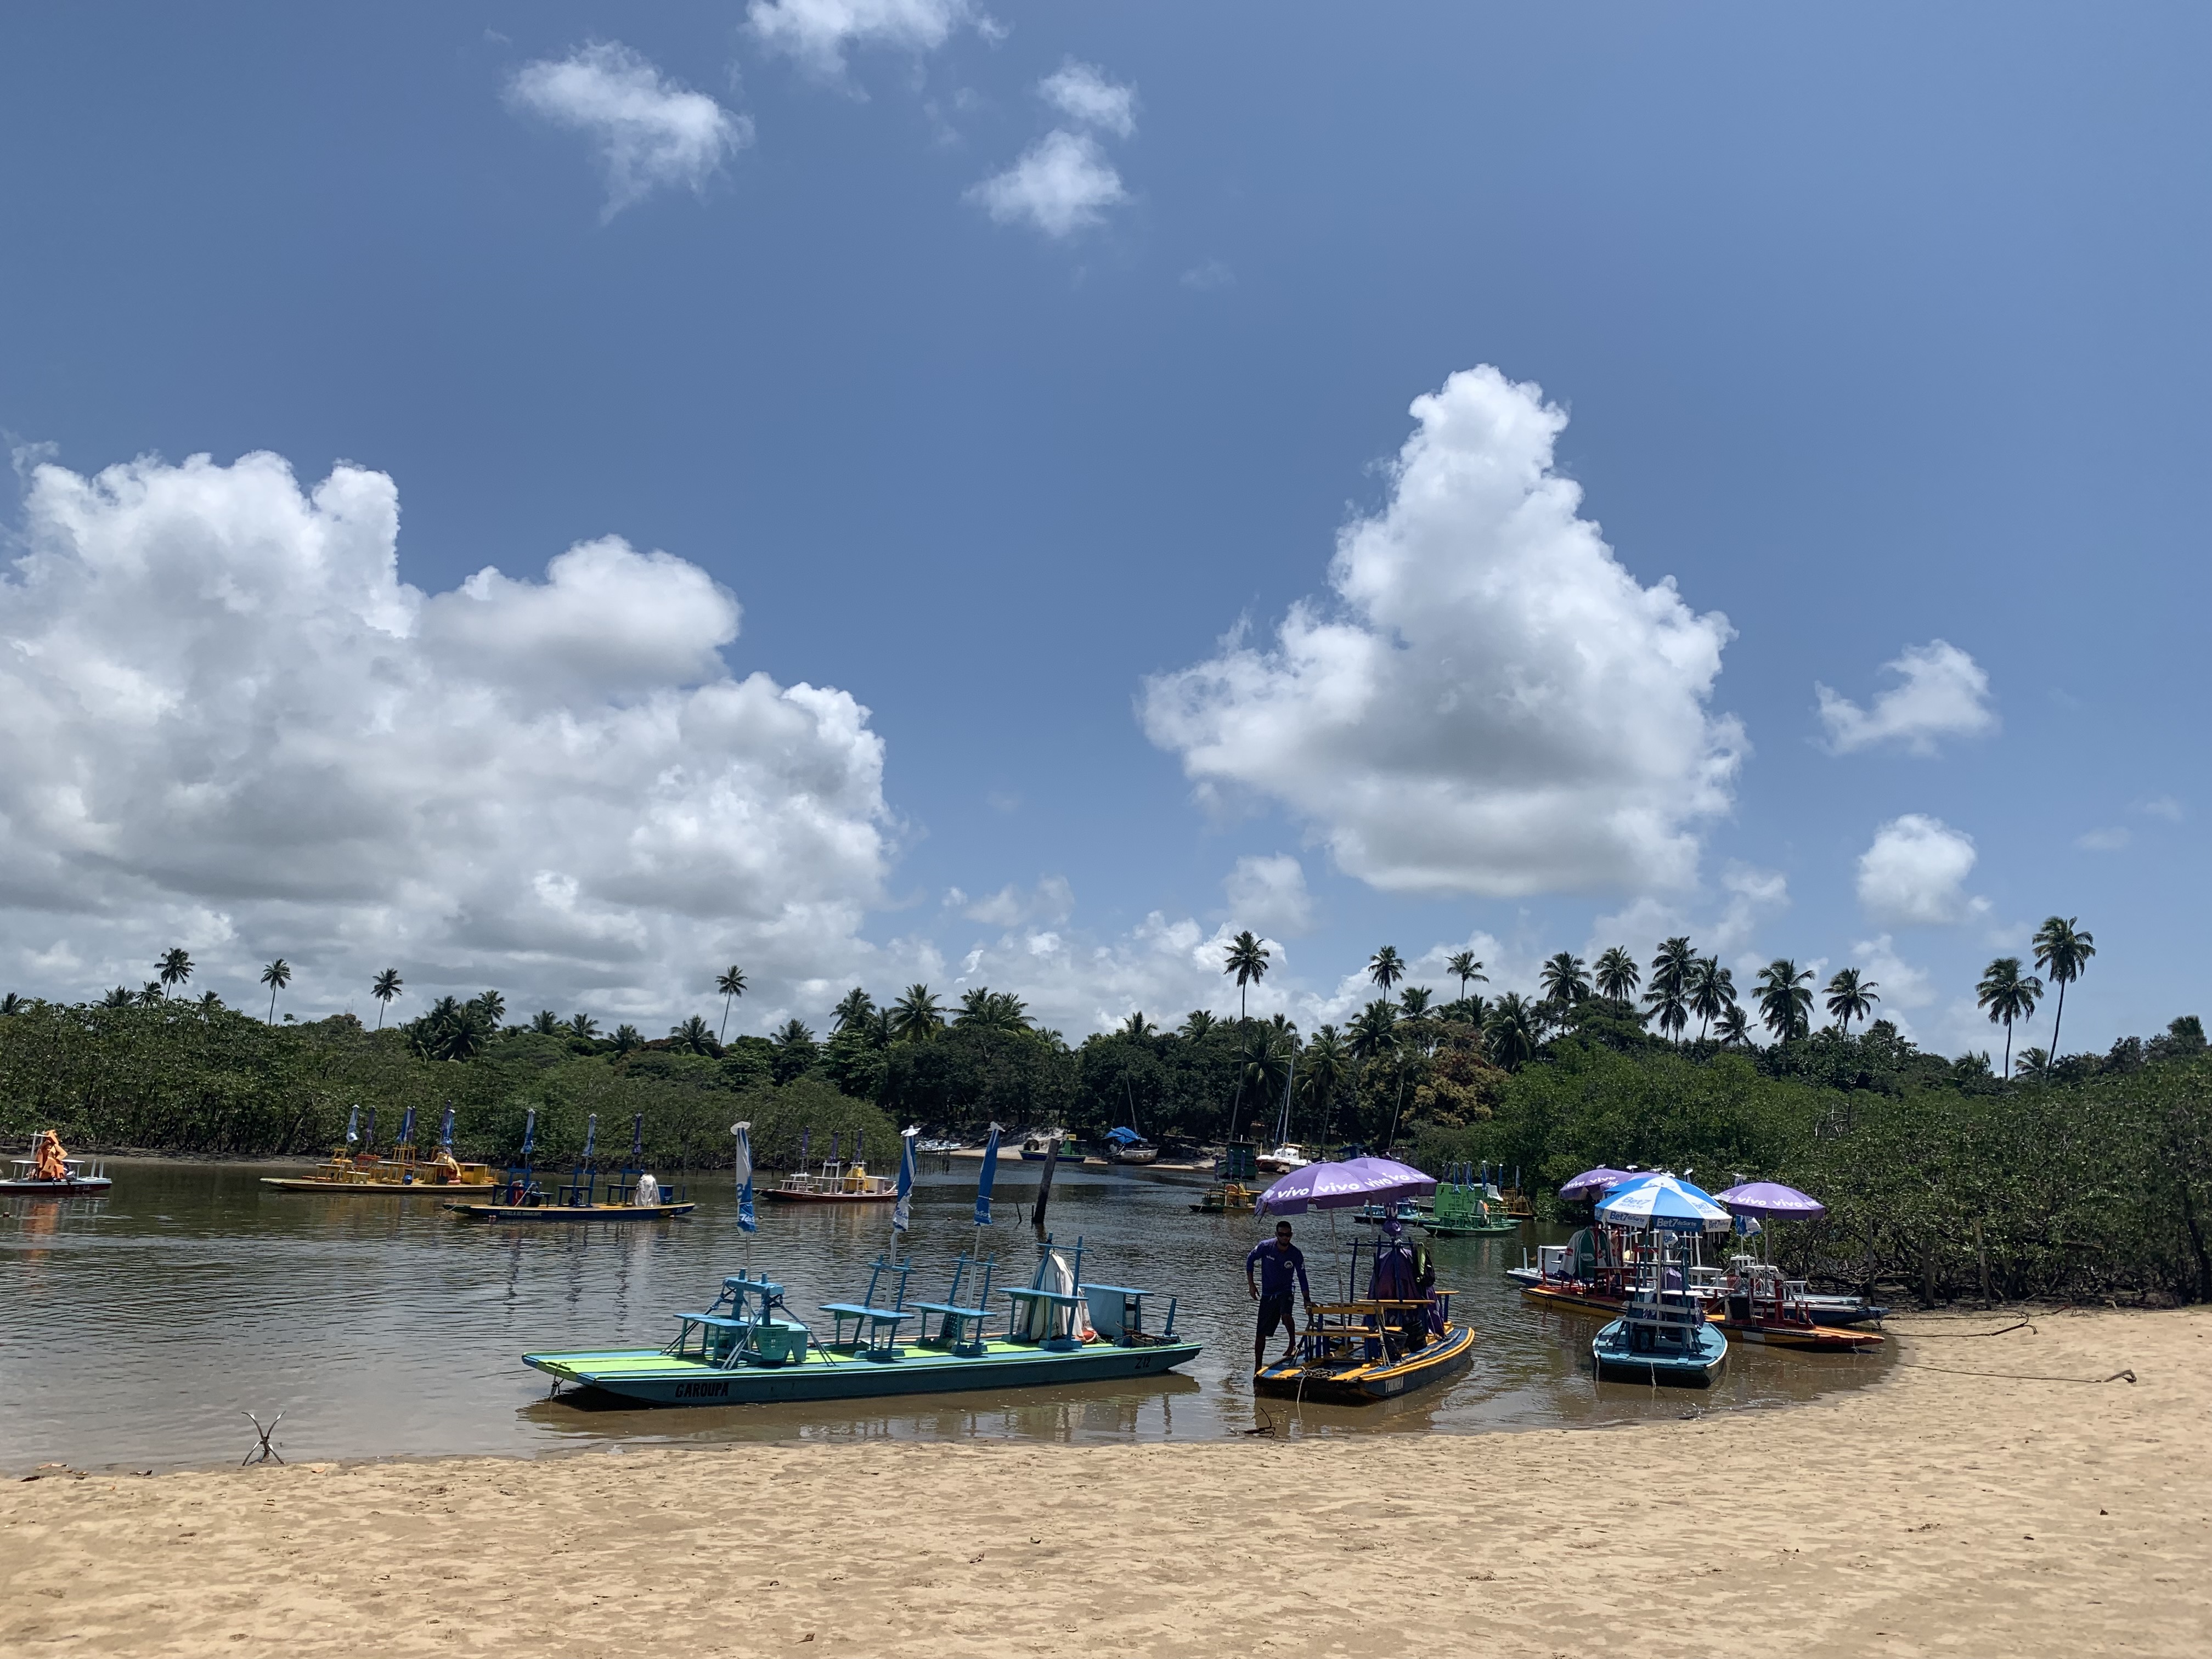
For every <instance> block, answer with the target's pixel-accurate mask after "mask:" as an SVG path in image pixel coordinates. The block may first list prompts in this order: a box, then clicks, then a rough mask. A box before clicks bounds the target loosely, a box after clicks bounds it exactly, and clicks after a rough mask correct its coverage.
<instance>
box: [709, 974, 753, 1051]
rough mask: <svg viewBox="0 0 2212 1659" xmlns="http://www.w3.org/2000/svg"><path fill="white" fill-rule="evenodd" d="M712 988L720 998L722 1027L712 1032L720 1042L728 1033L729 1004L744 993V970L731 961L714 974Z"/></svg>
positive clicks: (716, 1040) (715, 1039)
mask: <svg viewBox="0 0 2212 1659" xmlns="http://www.w3.org/2000/svg"><path fill="white" fill-rule="evenodd" d="M714 989H715V990H716V991H717V992H718V993H720V995H721V999H722V1029H721V1030H720V1031H718V1032H716V1033H715V1034H714V1041H715V1042H720V1041H722V1039H723V1038H724V1037H726V1036H729V1034H730V1005H731V1004H732V1003H733V1002H735V1001H736V1000H738V998H739V997H741V996H743V995H744V994H745V970H744V969H742V968H740V967H738V964H737V963H734V962H733V963H731V964H730V965H729V966H728V967H727V968H726V969H723V970H722V972H720V974H718V975H715V976H714Z"/></svg>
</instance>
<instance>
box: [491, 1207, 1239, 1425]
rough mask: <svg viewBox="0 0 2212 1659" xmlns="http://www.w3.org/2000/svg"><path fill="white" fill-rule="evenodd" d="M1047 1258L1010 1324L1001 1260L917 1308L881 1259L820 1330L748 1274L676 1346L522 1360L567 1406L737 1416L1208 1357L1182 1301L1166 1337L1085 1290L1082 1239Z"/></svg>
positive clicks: (1112, 1292)
mask: <svg viewBox="0 0 2212 1659" xmlns="http://www.w3.org/2000/svg"><path fill="white" fill-rule="evenodd" d="M1038 1254H1039V1260H1038V1262H1037V1269H1036V1274H1035V1275H1034V1276H1033V1277H1032V1279H1030V1282H1029V1283H1028V1284H1027V1285H1016V1286H1011V1287H1007V1286H1002V1287H1001V1288H1000V1291H999V1292H998V1293H999V1295H1000V1296H1002V1297H1005V1298H1006V1304H1007V1306H1006V1309H1005V1310H1003V1311H1002V1312H994V1310H993V1309H992V1307H991V1278H992V1274H993V1271H994V1263H993V1262H991V1261H973V1260H971V1259H970V1258H969V1257H968V1256H967V1255H962V1256H961V1257H960V1258H959V1260H958V1261H957V1263H956V1264H955V1266H954V1267H953V1272H952V1283H951V1288H950V1289H949V1290H948V1291H946V1292H945V1299H944V1300H943V1301H941V1302H920V1301H908V1299H907V1285H908V1279H909V1278H910V1276H911V1275H912V1273H913V1270H914V1264H913V1263H912V1261H886V1260H884V1258H883V1257H881V1256H878V1258H877V1259H876V1262H875V1266H874V1267H873V1268H872V1271H871V1272H870V1273H869V1275H868V1288H867V1290H866V1291H865V1292H863V1293H862V1295H861V1296H860V1299H859V1300H858V1301H854V1302H830V1303H825V1304H823V1307H822V1310H821V1317H819V1318H817V1320H815V1321H811V1322H810V1321H807V1320H805V1319H802V1318H800V1317H799V1316H798V1315H797V1314H796V1313H794V1312H793V1310H792V1309H791V1307H790V1305H789V1304H788V1303H787V1301H786V1299H785V1291H784V1287H783V1285H781V1284H780V1283H778V1282H776V1281H775V1280H774V1279H770V1278H769V1276H768V1275H767V1274H766V1273H763V1274H761V1275H760V1276H759V1277H757V1278H756V1277H754V1276H753V1275H752V1274H751V1273H749V1272H748V1273H738V1274H737V1275H736V1276H734V1277H732V1278H729V1279H724V1280H723V1281H722V1292H721V1295H720V1297H717V1298H716V1299H715V1302H714V1306H713V1307H711V1308H709V1309H708V1310H706V1311H704V1312H702V1313H687V1314H678V1316H677V1319H678V1324H679V1328H678V1333H677V1336H676V1340H674V1341H672V1342H671V1343H669V1344H668V1345H667V1346H665V1347H659V1348H633V1349H623V1350H617V1351H612V1352H574V1353H528V1354H525V1355H523V1357H522V1359H523V1363H524V1364H526V1365H530V1366H532V1367H534V1368H535V1369H537V1370H541V1371H543V1372H544V1373H545V1374H546V1375H548V1376H550V1377H552V1378H553V1384H554V1391H555V1393H556V1394H558V1393H559V1391H560V1389H561V1386H562V1384H563V1383H568V1384H573V1385H574V1386H576V1387H577V1388H580V1389H597V1390H599V1391H600V1392H601V1393H603V1394H611V1395H620V1396H623V1397H624V1398H626V1399H629V1400H635V1401H642V1402H644V1403H646V1404H648V1405H654V1406H730V1405H739V1404H747V1403H758V1402H764V1401H787V1400H798V1401H817V1400H856V1399H867V1398H873V1397H877V1396H880V1395H909V1394H938V1393H950V1392H959V1393H970V1392H981V1391H983V1390H986V1389H1014V1388H1032V1387H1036V1386H1038V1385H1040V1384H1046V1383H1096V1382H1102V1381H1107V1380H1111V1379H1115V1378H1123V1377H1141V1376H1164V1375H1165V1374H1166V1373H1168V1372H1169V1371H1171V1370H1174V1369H1175V1368H1176V1366H1178V1365H1181V1364H1183V1363H1185V1362H1186V1361H1188V1360H1190V1359H1194V1358H1196V1357H1197V1355H1198V1352H1199V1345H1198V1344H1197V1343H1195V1342H1192V1341H1188V1340H1185V1339H1183V1338H1181V1337H1179V1336H1177V1335H1176V1330H1175V1316H1176V1308H1175V1304H1174V1302H1173V1301H1172V1300H1170V1303H1169V1304H1168V1316H1167V1318H1166V1320H1165V1321H1164V1323H1163V1325H1162V1327H1161V1328H1160V1329H1159V1330H1158V1332H1153V1331H1151V1330H1148V1329H1146V1309H1145V1300H1146V1296H1147V1294H1148V1293H1147V1292H1146V1291H1140V1290H1133V1289H1131V1288H1130V1287H1129V1286H1127V1285H1089V1284H1085V1283H1084V1282H1083V1280H1082V1267H1083V1255H1084V1249H1083V1245H1082V1242H1081V1241H1080V1240H1078V1241H1077V1243H1076V1246H1075V1249H1073V1251H1072V1252H1068V1253H1065V1254H1063V1253H1062V1252H1060V1251H1059V1250H1056V1249H1053V1247H1052V1241H1051V1239H1049V1238H1047V1239H1046V1240H1044V1241H1043V1243H1042V1244H1040V1245H1039V1247H1038ZM1069 1255H1073V1258H1074V1260H1073V1262H1072V1263H1071V1262H1070V1261H1069V1259H1068V1258H1069ZM977 1281H980V1283H978V1282H977ZM994 1319H998V1320H1001V1321H1003V1324H1002V1326H1001V1328H1000V1329H998V1330H995V1331H994V1330H992V1329H991V1328H990V1326H991V1324H992V1322H993V1321H994ZM823 1325H827V1326H828V1327H829V1330H828V1331H827V1332H826V1333H825V1332H824V1331H823V1329H822V1327H823ZM908 1327H913V1328H914V1331H913V1332H912V1333H909V1331H908Z"/></svg>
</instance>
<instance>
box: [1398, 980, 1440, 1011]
mask: <svg viewBox="0 0 2212 1659" xmlns="http://www.w3.org/2000/svg"><path fill="white" fill-rule="evenodd" d="M1436 998H1437V994H1436V993H1435V992H1434V991H1431V989H1429V987H1427V986H1425V985H1408V986H1407V987H1406V988H1405V989H1404V990H1402V991H1401V992H1399V993H1398V1011H1399V1012H1401V1013H1402V1014H1404V1015H1405V1016H1406V1018H1407V1019H1425V1018H1428V1013H1429V1005H1430V1004H1431V1003H1432V1002H1434V1001H1435V1000H1436Z"/></svg>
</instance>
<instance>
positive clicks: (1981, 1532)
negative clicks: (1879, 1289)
mask: <svg viewBox="0 0 2212 1659" xmlns="http://www.w3.org/2000/svg"><path fill="white" fill-rule="evenodd" d="M2016 1317H2018V1316H2017V1315H2014V1314H1999V1315H1978V1316H1900V1317H1899V1319H1898V1320H1897V1321H1896V1322H1895V1323H1894V1325H1893V1332H1895V1333H1898V1334H1899V1337H1900V1340H1899V1350H1900V1353H1899V1360H1900V1363H1899V1364H1898V1365H1897V1366H1896V1367H1895V1368H1894V1369H1893V1370H1892V1372H1891V1374H1890V1376H1889V1377H1888V1378H1887V1379H1886V1380H1885V1381H1883V1382H1881V1383H1878V1384H1876V1385H1875V1386H1873V1387H1870V1388H1867V1389H1857V1390H1854V1391H1851V1392H1848V1393H1844V1394H1838V1395H1834V1396H1832V1397H1830V1398H1829V1399H1828V1400H1826V1401H1820V1402H1816V1403H1814V1404H1812V1405H1807V1406H1801V1407H1791V1408H1789V1409H1786V1410H1773V1411H1759V1412H1745V1413H1734V1414H1706V1415H1702V1416H1694V1417H1686V1418H1685V1419H1681V1420H1676V1421H1670V1422H1663V1423H1658V1424H1647V1425H1642V1426H1639V1427H1635V1428H1624V1429H1620V1430H1614V1431H1540V1432H1530V1433H1522V1434H1498V1435H1479V1436H1450V1437H1445V1436H1431V1437H1411V1436H1404V1437H1401V1436H1376V1437H1373V1438H1372V1439H1331V1440H1318V1439H1317V1440H1313V1441H1305V1442H1300V1441H1295V1440H1294V1441H1291V1442H1288V1443H1278V1442H1270V1441H1267V1440H1264V1439H1237V1440H1231V1441H1223V1442H1218V1443H1204V1444H1200V1443H1182V1444H1178V1443H1169V1444H1152V1445H1137V1446H1090V1447H1054V1446H1039V1445H1036V1444H1011V1443H961V1444H941V1445H927V1444H913V1443H902V1444H890V1443H883V1444H872V1445H861V1446H841V1447H821V1446H808V1445H799V1446H787V1445H749V1446H739V1447H732V1448H729V1449H716V1450H712V1451H645V1452H632V1453H626V1454H623V1455H608V1454H606V1453H596V1454H590V1455H574V1456H565V1457H558V1458H549V1459H544V1460H540V1461H538V1462H521V1461H516V1460H509V1459H495V1458H465V1459H452V1460H446V1461H440V1462H417V1463H404V1462H387V1463H374V1464H357V1465H336V1464H322V1465H307V1466H298V1467H288V1468H276V1467H273V1466H261V1467H257V1468H251V1469H244V1470H221V1471H210V1472H202V1473H188V1474H172V1475H164V1476H158V1477H154V1478H150V1479H134V1478H131V1477H127V1476H115V1475H108V1474H96V1475H90V1476H86V1477H83V1478H76V1477H71V1476H68V1475H50V1476H48V1477H47V1478H46V1479H43V1480H37V1481H35V1482H32V1483H28V1484H15V1483H10V1484H9V1485H8V1486H4V1487H0V1650H5V1651H7V1652H9V1653H11V1654H18V1653H20V1654H34V1653H38V1654H43V1653H50V1652H51V1653H95V1654H102V1655H137V1654H207V1653H239V1652H261V1651H276V1650H280V1647H281V1649H282V1650H285V1651H289V1652H290V1653H294V1654H323V1653H333V1654H335V1653H362V1652H368V1651H372V1650H374V1651H377V1652H380V1653H387V1654H416V1653H442V1654H457V1653H459V1654H472V1653H492V1652H495V1651H497V1652H502V1653H513V1652H515V1651H518V1650H536V1651H550V1650H556V1649H557V1650H559V1651H561V1652H562V1653H564V1654H574V1655H586V1656H592V1655H610V1656H612V1655H629V1654H647V1653H653V1654H667V1653H678V1652H691V1651H696V1652H701V1653H711V1654H754V1653H769V1652H777V1653H781V1652H791V1651H794V1650H801V1649H803V1650H805V1651H806V1652H809V1653H823V1652H832V1651H834V1652H841V1653H850V1654H866V1655H873V1654H927V1655H939V1654H944V1655H957V1654H989V1655H1000V1654H1042V1655H1057V1654H1077V1653H1081V1654H1085V1655H1091V1654H1096V1653H1099V1652H1108V1653H1111V1652H1115V1651H1121V1652H1128V1653H1162V1654H1194V1655H1195V1654H1208V1655H1211V1654H1238V1655H1243V1654H1264V1653H1281V1654H1302V1655H1303V1654H1312V1655H1324V1654H1344V1655H1365V1654H1381V1653H1401V1652H1411V1651H1420V1650H1442V1651H1444V1652H1449V1653H1457V1652H1461V1651H1465V1652H1468V1653H1471V1654H1478V1655H1482V1656H1486V1659H1522V1656H1530V1659H1554V1656H1570V1659H1582V1656H1584V1655H1599V1654H1615V1653H1622V1652H1626V1653H1633V1654H1635V1655H1636V1656H1638V1659H1665V1656H1671V1655H1683V1656H1691V1655H1700V1656H1703V1655H1713V1654H1745V1655H1752V1654H1757V1655H1761V1656H1772V1655H1787V1656H1791V1659H1798V1656H1804V1659H1817V1656H1832V1655H1861V1654H1867V1655H1899V1656H1907V1655H1911V1656H1917V1655H1923V1654H1931V1653H1958V1654H1962V1655H1976V1656H1980V1655H2006V1654H2021V1655H2037V1656H2042V1655H2057V1654H2065V1655H2068V1656H2069V1659H2071V1656H2090V1655H2106V1654H2157V1655H2183V1654H2191V1655H2194V1654H2201V1653H2203V1652H2205V1651H2207V1650H2212V1433H2208V1431H2212V1310H2203V1309H2191V1310H2181V1311H2178V1312H2169V1313H2136V1312H2110V1311H2106V1312H2093V1313H2082V1312H2071V1313H2039V1314H2036V1315H2034V1316H2033V1322H2034V1328H2033V1330H2027V1329H2020V1330H2014V1331H2011V1332H2009V1333H2007V1334H2001V1335H1991V1336H1988V1337H1986V1338H1981V1339H1974V1338H1971V1337H1968V1336H1966V1333H1969V1332H1975V1331H1991V1330H1995V1329H1996V1328H1998V1327H2001V1326H2003V1325H2007V1324H2009V1323H2011V1322H2012V1321H2013V1320H2014V1319H2015V1318H2016ZM1906 1331H1911V1332H1913V1333H1917V1334H1903V1333H1905V1332H1906ZM2123 1368H2127V1369H2130V1370H2133V1372H2134V1373H2135V1376H2136V1381H2135V1382H2134V1383H2131V1384H2130V1383H2125V1382H2112V1383H2099V1382H2093V1381H2092V1382H2065V1381H2031V1380H2027V1378H2028V1377H2031V1376H2033V1377H2038V1378H2045V1377H2048V1378H2091V1379H2094V1378H2101V1377H2104V1376H2108V1375H2109V1374H2111V1373H2112V1372H2115V1371H2118V1370H2121V1369H2123ZM1961 1373H1982V1374H1983V1375H1973V1374H1964V1375H1962V1374H1961ZM1987 1373H1999V1374H2002V1375H1997V1376H1990V1375H1986V1374H1987ZM1682 1404H1683V1409H1684V1411H1685V1412H1686V1413H1690V1412H1692V1411H1694V1409H1695V1407H1696V1404H1697V1401H1696V1400H1695V1398H1694V1397H1693V1396H1690V1395H1684V1396H1683V1397H1682Z"/></svg>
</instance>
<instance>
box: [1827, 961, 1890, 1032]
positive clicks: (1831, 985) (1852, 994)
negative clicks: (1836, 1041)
mask: <svg viewBox="0 0 2212 1659" xmlns="http://www.w3.org/2000/svg"><path fill="white" fill-rule="evenodd" d="M1880 1001H1881V998H1880V997H1878V996H1876V995H1875V981H1872V980H1870V979H1861V978H1860V977H1859V970H1858V969H1856V968H1838V969H1836V974H1835V977H1834V978H1832V979H1831V980H1830V981H1828V1004H1827V1006H1828V1012H1830V1013H1831V1014H1833V1015H1834V1016H1835V1017H1836V1029H1837V1030H1839V1031H1841V1032H1842V1033H1843V1034H1844V1036H1850V1034H1851V1022H1852V1021H1853V1020H1855V1019H1864V1018H1866V1017H1867V1016H1868V1015H1869V1014H1870V1013H1872V1012H1874V1005H1875V1003H1877V1002H1880Z"/></svg>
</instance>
